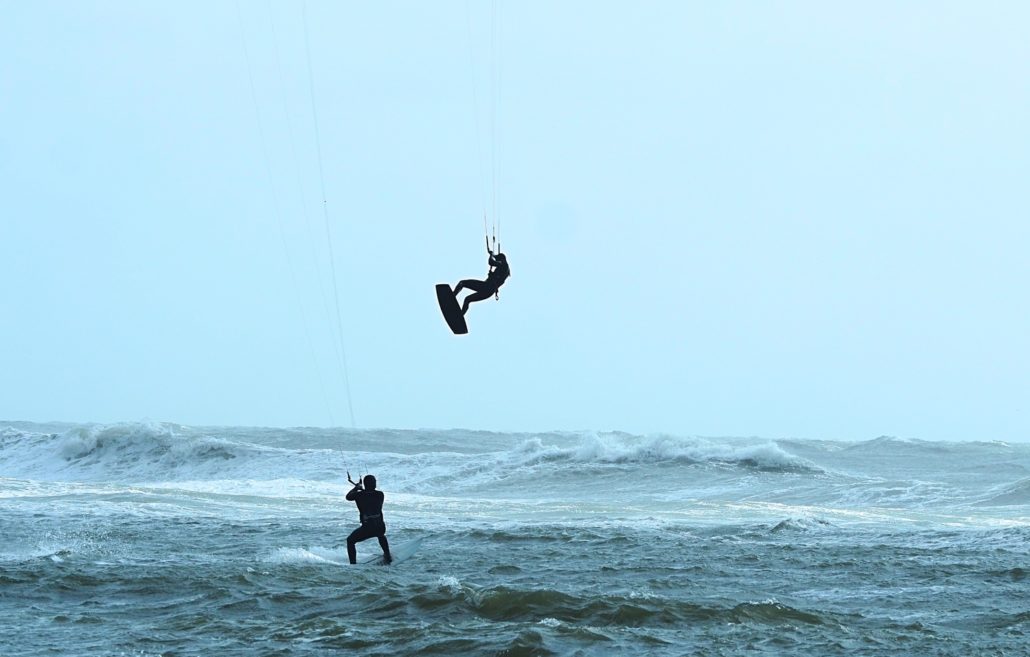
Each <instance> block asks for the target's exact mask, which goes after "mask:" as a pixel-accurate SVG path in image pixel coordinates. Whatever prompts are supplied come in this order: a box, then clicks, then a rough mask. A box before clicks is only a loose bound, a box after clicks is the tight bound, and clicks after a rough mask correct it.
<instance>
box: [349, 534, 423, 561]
mask: <svg viewBox="0 0 1030 657" xmlns="http://www.w3.org/2000/svg"><path fill="white" fill-rule="evenodd" d="M368 543H370V544H371V545H370V546H369V547H371V546H373V545H374V546H375V547H374V548H373V549H374V550H375V554H372V555H371V556H367V557H364V558H363V559H358V565H360V566H385V565H386V564H385V563H384V562H383V553H382V551H381V550H380V549H379V544H378V543H376V542H375V541H368ZM420 545H422V539H421V538H416V539H414V540H411V541H404V542H403V543H397V544H396V545H394V544H393V543H391V544H390V556H391V557H393V564H398V563H400V562H402V561H404V560H405V559H408V558H409V557H411V555H413V554H415V552H417V551H418V548H419V546H420Z"/></svg>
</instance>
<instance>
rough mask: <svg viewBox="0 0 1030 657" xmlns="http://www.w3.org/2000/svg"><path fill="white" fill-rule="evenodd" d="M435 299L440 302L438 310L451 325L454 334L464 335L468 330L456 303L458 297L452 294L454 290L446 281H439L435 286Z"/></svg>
mask: <svg viewBox="0 0 1030 657" xmlns="http://www.w3.org/2000/svg"><path fill="white" fill-rule="evenodd" d="M436 300H437V301H438V302H439V303H440V312H441V313H443V318H444V319H445V320H446V321H447V326H450V327H451V330H452V331H454V334H455V335H464V334H466V333H468V332H469V327H468V325H467V324H465V316H464V315H463V314H461V306H459V305H458V297H456V296H454V290H452V289H451V286H450V285H449V284H447V283H440V284H438V285H437V286H436Z"/></svg>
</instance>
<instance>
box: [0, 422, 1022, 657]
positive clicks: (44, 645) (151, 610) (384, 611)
mask: <svg viewBox="0 0 1030 657" xmlns="http://www.w3.org/2000/svg"><path fill="white" fill-rule="evenodd" d="M0 427H6V428H2V429H0V522H2V526H3V530H4V531H3V536H4V540H3V544H2V545H0V636H2V637H4V639H3V641H2V644H3V647H2V648H0V652H2V653H3V654H5V655H7V654H10V655H323V654H325V655H327V654H335V653H338V652H340V651H342V650H347V651H353V652H356V654H363V655H364V654H368V655H398V654H443V655H453V654H484V655H487V654H505V655H548V654H555V655H566V654H582V655H609V654H653V655H684V654H705V655H755V654H758V655H762V654H766V655H781V654H806V655H888V654H890V655H896V654H914V655H974V654H976V655H1024V654H1026V646H1027V645H1030V641H1028V639H1030V579H1027V571H1028V570H1030V512H1028V506H1027V505H1028V503H1030V446H1028V445H1022V444H1004V443H998V442H968V443H934V442H921V441H908V440H898V439H891V438H879V439H875V440H870V441H865V442H858V443H840V442H831V441H799V440H777V441H772V440H762V439H702V438H693V437H676V436H633V435H629V434H620V433H603V434H598V433H589V432H579V433H552V434H498V433H486V432H468V431H387V430H379V431H350V430H324V429H290V430H278V429H251V428H229V427H223V428H196V427H182V426H177V425H170V424H122V425H111V426H92V425H91V426H75V425H59V426H58V425H49V426H48V425H33V424H27V423H15V422H9V423H3V424H0ZM347 470H350V471H351V473H352V474H357V473H358V472H359V471H361V472H372V473H374V474H375V475H376V476H377V478H378V479H379V484H380V488H381V489H382V490H384V491H385V492H386V499H387V502H386V507H385V514H386V518H387V523H388V526H389V535H390V537H391V540H393V541H394V542H397V543H400V542H403V541H407V540H413V539H422V541H423V542H422V545H421V548H420V550H419V551H418V552H417V553H416V554H415V555H414V556H413V557H411V558H410V559H409V560H407V561H405V562H403V563H401V564H398V565H397V566H393V567H388V568H387V567H371V566H359V567H351V566H348V565H345V562H346V552H345V550H344V538H345V537H346V535H347V533H349V532H350V530H351V529H352V528H353V527H354V526H355V525H356V520H357V514H356V512H355V510H354V507H353V505H352V504H350V503H347V502H346V501H344V500H343V494H344V493H345V492H346V489H347V487H346V481H345V480H346V476H345V472H346V471H347ZM377 551H378V547H377V546H376V543H375V541H370V542H366V543H363V544H361V545H360V546H359V554H360V555H361V556H368V555H372V554H374V553H375V552H377Z"/></svg>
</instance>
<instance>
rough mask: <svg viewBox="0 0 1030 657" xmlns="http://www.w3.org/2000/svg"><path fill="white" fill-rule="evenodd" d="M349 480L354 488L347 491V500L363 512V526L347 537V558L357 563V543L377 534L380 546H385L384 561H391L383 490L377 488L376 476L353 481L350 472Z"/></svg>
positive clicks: (367, 476) (348, 474) (366, 476)
mask: <svg viewBox="0 0 1030 657" xmlns="http://www.w3.org/2000/svg"><path fill="white" fill-rule="evenodd" d="M347 481H350V483H352V484H354V488H352V489H351V490H350V492H349V493H347V500H348V501H350V502H354V503H355V504H357V505H358V513H360V514H361V526H360V527H358V528H357V529H355V530H354V531H352V532H351V533H350V536H348V537H347V558H348V559H350V562H351V563H352V564H353V563H357V562H358V550H357V548H356V547H355V544H357V543H360V542H361V541H365V540H368V539H370V538H372V537H373V536H375V537H376V538H378V539H379V547H381V548H383V561H385V562H386V563H390V562H391V561H393V559H392V558H391V557H390V543H389V542H388V541H387V540H386V522H385V521H384V520H383V498H384V497H385V496H384V495H383V491H381V490H376V478H375V477H373V476H372V475H365V478H364V479H361V478H358V480H357V481H351V478H350V473H349V472H348V473H347ZM362 484H364V486H362Z"/></svg>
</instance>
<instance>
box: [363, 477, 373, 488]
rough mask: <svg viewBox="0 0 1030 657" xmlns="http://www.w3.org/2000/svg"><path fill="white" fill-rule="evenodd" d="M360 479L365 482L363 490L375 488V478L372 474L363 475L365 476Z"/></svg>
mask: <svg viewBox="0 0 1030 657" xmlns="http://www.w3.org/2000/svg"><path fill="white" fill-rule="evenodd" d="M362 481H363V482H364V483H365V490H375V489H376V478H375V477H373V476H372V475H365V478H364V479H362Z"/></svg>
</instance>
